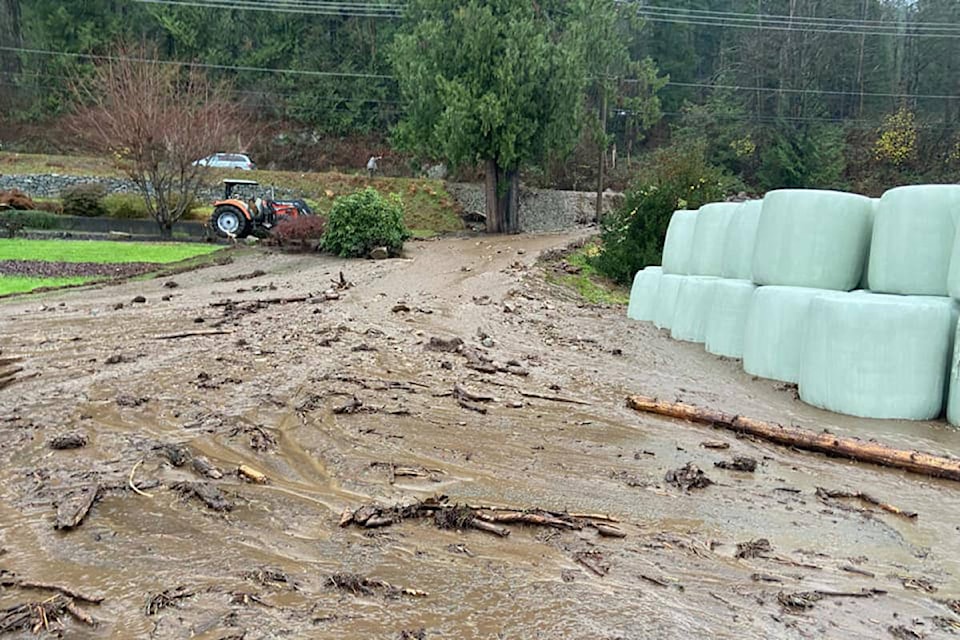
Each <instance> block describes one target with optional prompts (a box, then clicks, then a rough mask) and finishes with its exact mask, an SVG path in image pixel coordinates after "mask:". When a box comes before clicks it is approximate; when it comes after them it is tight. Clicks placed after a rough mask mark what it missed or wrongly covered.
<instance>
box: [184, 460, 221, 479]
mask: <svg viewBox="0 0 960 640" xmlns="http://www.w3.org/2000/svg"><path fill="white" fill-rule="evenodd" d="M191 462H192V465H193V470H194V471H196V472H197V473H198V474H200V475H201V476H206V477H207V478H212V479H214V480H220V479H221V478H223V472H222V471H220V469H218V468H217V466H216V465H215V464H213V463H212V462H210V460H209V459H208V458H207V457H205V456H194V458H193V460H192V461H191Z"/></svg>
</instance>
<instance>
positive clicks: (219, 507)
mask: <svg viewBox="0 0 960 640" xmlns="http://www.w3.org/2000/svg"><path fill="white" fill-rule="evenodd" d="M170 488H171V489H173V490H174V491H176V492H177V493H179V494H180V495H182V496H183V497H184V498H196V499H197V500H199V501H200V502H202V503H203V504H205V505H206V506H207V508H208V509H212V510H213V511H220V512H223V511H231V510H232V509H233V507H234V505H233V503H232V502H231V501H230V500H229V499H228V498H227V496H226V494H224V493H223V491H221V490H220V489H218V488H217V487H215V486H213V485H212V484H210V483H209V482H177V483H174V484H172V485H170Z"/></svg>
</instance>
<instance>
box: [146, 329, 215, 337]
mask: <svg viewBox="0 0 960 640" xmlns="http://www.w3.org/2000/svg"><path fill="white" fill-rule="evenodd" d="M231 333H233V331H229V330H226V329H198V330H196V331H178V332H176V333H164V334H161V335H158V336H153V339H154V340H179V339H181V338H197V337H201V336H225V335H229V334H231Z"/></svg>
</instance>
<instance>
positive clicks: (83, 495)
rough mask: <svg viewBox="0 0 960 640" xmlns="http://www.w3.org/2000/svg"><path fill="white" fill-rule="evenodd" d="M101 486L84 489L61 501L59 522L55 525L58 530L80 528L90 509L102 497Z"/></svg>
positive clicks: (58, 508) (58, 506) (95, 485)
mask: <svg viewBox="0 0 960 640" xmlns="http://www.w3.org/2000/svg"><path fill="white" fill-rule="evenodd" d="M100 489H101V487H100V485H99V484H92V485H90V486H89V487H86V488H84V489H82V490H81V491H80V492H79V493H76V494H74V495H72V496H68V497H65V498H63V499H62V500H60V503H59V504H58V505H57V521H56V524H55V525H54V526H55V528H57V529H73V528H74V527H78V526H80V523H81V522H83V519H84V518H86V517H87V514H88V513H89V512H90V508H91V507H93V504H94V503H95V502H96V501H97V499H98V498H99V497H100Z"/></svg>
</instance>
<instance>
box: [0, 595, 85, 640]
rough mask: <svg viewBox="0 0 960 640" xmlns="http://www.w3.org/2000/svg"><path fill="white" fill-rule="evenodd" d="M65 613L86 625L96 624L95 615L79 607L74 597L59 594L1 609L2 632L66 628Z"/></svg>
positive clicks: (47, 630) (0, 631)
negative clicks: (92, 615) (64, 622)
mask: <svg viewBox="0 0 960 640" xmlns="http://www.w3.org/2000/svg"><path fill="white" fill-rule="evenodd" d="M65 614H70V615H71V616H73V617H74V618H76V619H77V620H79V621H80V622H82V623H84V624H86V625H90V626H93V625H95V624H96V622H95V621H94V619H93V617H91V616H90V614H88V613H87V612H85V611H83V610H82V609H80V608H79V607H77V606H76V604H74V601H73V600H72V599H70V598H68V597H66V596H64V595H62V594H57V595H55V596H53V597H52V598H48V599H46V600H43V601H40V602H26V603H24V604H18V605H14V606H12V607H9V608H7V609H2V610H0V634H3V633H13V632H15V631H30V632H31V633H33V634H37V633H40V632H41V631H46V632H50V631H60V630H63V628H64V624H63V618H64V615H65Z"/></svg>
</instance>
